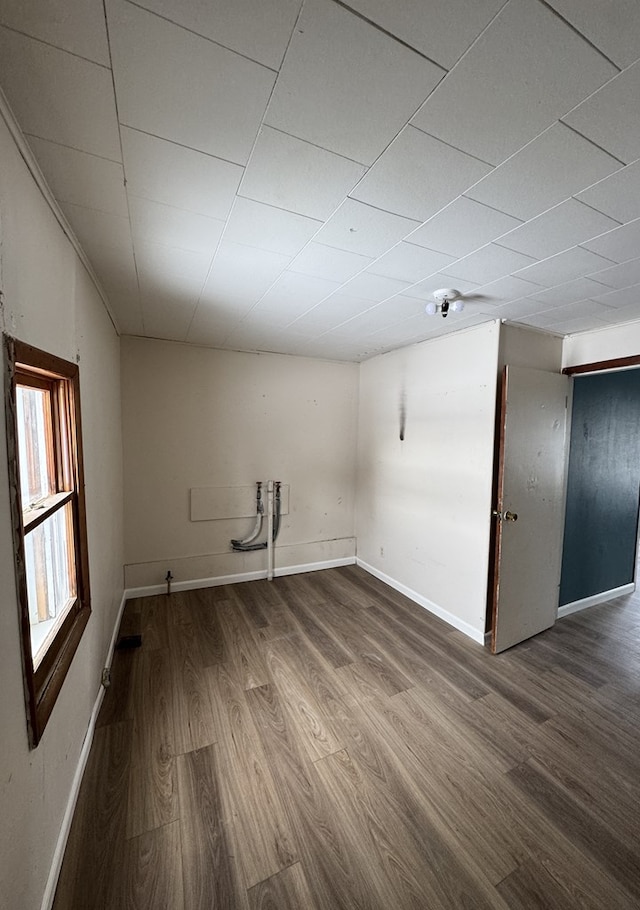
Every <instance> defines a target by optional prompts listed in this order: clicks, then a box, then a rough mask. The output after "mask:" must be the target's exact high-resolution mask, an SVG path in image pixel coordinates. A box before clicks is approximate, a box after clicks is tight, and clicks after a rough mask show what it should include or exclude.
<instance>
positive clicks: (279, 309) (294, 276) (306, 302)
mask: <svg viewBox="0 0 640 910" xmlns="http://www.w3.org/2000/svg"><path fill="white" fill-rule="evenodd" d="M339 287H340V282H338V281H329V280H328V279H326V278H316V277H314V276H312V275H304V274H302V273H299V272H290V271H287V272H284V273H283V274H282V275H281V276H280V277H279V278H278V280H277V281H276V283H275V284H274V285H273V287H271V288H270V289H269V291H268V292H267V293H266V294H265V295H264V297H263V298H262V300H261V301H260V303H259V304H258V306H257V307H256V308H255V310H254V313H255V316H256V318H259V317H261V316H264V317H265V318H268V319H270V320H272V321H277V323H278V324H279V325H288V324H289V323H290V322H293V320H294V319H296V318H297V317H298V316H302V315H303V314H304V313H306V312H307V310H310V309H311V307H314V306H315V305H316V304H317V303H320V301H321V300H324V298H325V297H328V296H329V295H330V294H333V292H334V291H337V290H338V288H339Z"/></svg>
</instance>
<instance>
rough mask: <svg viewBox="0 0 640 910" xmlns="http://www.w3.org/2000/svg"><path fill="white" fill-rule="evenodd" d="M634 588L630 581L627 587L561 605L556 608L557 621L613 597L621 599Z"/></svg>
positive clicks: (631, 592)
mask: <svg viewBox="0 0 640 910" xmlns="http://www.w3.org/2000/svg"><path fill="white" fill-rule="evenodd" d="M635 589H636V586H635V584H634V583H633V582H632V581H631V582H629V584H627V585H621V586H620V587H619V588H612V589H611V590H610V591H601V592H600V594H592V595H591V597H583V598H582V600H574V601H573V602H572V603H570V604H563V606H561V607H558V619H562V617H563V616H570V615H571V614H572V613H579V612H580V610H587V609H588V608H589V607H595V606H597V605H598V604H603V603H605V601H607V600H613V599H614V597H622V596H623V595H624V594H633V592H634V591H635Z"/></svg>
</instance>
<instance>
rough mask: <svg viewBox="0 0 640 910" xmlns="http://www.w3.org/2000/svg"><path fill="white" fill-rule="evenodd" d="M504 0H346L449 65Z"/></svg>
mask: <svg viewBox="0 0 640 910" xmlns="http://www.w3.org/2000/svg"><path fill="white" fill-rule="evenodd" d="M503 5H504V0H476V2H474V3H468V2H466V0H429V3H425V2H424V0H394V2H393V3H388V2H387V0H349V6H350V7H352V9H355V10H358V12H360V13H362V15H363V16H366V18H367V19H370V20H371V21H372V22H375V23H376V25H379V26H381V27H382V28H383V29H384V30H385V31H387V32H391V34H392V35H396V37H398V38H400V40H401V41H404V42H406V43H407V44H409V45H410V46H411V47H415V49H416V50H418V51H420V53H421V54H424V55H425V56H426V57H429V58H430V59H431V60H435V62H436V63H439V64H440V66H443V67H445V69H450V68H451V67H452V66H453V64H454V63H455V62H456V60H458V58H459V57H461V56H462V54H463V53H464V52H465V51H466V49H467V48H468V47H469V45H470V44H471V42H472V41H473V40H474V39H475V38H476V37H477V35H479V34H480V32H481V31H482V29H483V28H484V27H485V26H486V25H487V24H488V23H489V22H490V21H491V19H492V18H493V16H494V15H495V14H496V13H497V12H498V10H499V9H500V7H501V6H503Z"/></svg>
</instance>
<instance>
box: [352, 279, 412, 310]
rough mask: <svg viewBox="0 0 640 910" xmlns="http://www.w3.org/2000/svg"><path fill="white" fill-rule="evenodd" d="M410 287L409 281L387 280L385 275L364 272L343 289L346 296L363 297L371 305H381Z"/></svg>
mask: <svg viewBox="0 0 640 910" xmlns="http://www.w3.org/2000/svg"><path fill="white" fill-rule="evenodd" d="M408 285H409V282H408V281H399V280H398V279H397V278H386V277H385V276H384V275H373V274H372V273H371V272H362V273H361V274H360V275H356V277H355V278H352V279H351V281H349V283H348V284H346V285H345V286H344V288H343V291H344V293H345V294H350V295H351V296H353V297H362V298H364V300H369V301H370V302H371V303H380V302H381V301H383V300H386V299H387V298H388V297H393V296H394V295H395V294H401V293H402V291H404V290H405V288H407V287H408Z"/></svg>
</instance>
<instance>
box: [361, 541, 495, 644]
mask: <svg viewBox="0 0 640 910" xmlns="http://www.w3.org/2000/svg"><path fill="white" fill-rule="evenodd" d="M356 564H357V565H359V566H360V568H361V569H364V570H365V572H369V574H370V575H375V577H376V578H379V579H380V581H383V582H384V583H385V584H386V585H389V587H390V588H394V589H395V590H396V591H400V593H401V594H404V595H405V597H408V598H409V599H410V600H413V601H415V603H417V604H418V605H419V606H421V607H423V608H424V609H425V610H428V611H429V613H433V614H434V616H437V617H439V619H443V620H444V621H445V622H446V623H448V624H449V625H450V626H453V627H454V629H458V630H459V631H460V632H464V634H465V635H468V636H469V638H472V639H473V640H474V641H477V642H478V644H480V645H484V643H485V635H484V632H480V631H479V630H478V629H474V627H473V626H472V625H470V624H469V623H468V622H465V621H464V620H463V619H459V618H458V617H457V616H454V615H453V613H449V611H448V610H443V609H442V607H439V606H438V605H437V604H435V603H433V601H431V600H429V599H428V598H426V597H423V596H422V594H418V592H417V591H414V590H412V589H411V588H408V587H407V586H406V585H403V584H402V582H399V581H396V580H395V578H391V577H390V576H389V575H385V574H384V572H380V571H379V570H378V569H375V568H374V567H373V566H370V565H369V564H368V563H366V562H364V561H363V560H362V559H356Z"/></svg>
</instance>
